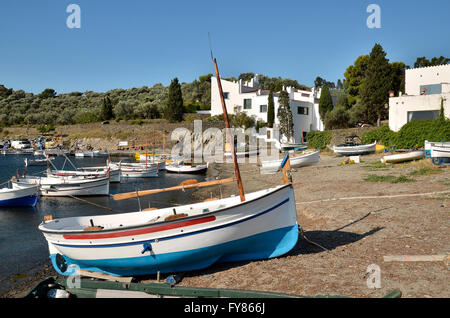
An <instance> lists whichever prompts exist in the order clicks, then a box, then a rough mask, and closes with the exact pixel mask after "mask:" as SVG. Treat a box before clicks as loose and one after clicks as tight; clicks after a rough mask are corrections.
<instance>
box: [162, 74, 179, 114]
mask: <svg viewBox="0 0 450 318" xmlns="http://www.w3.org/2000/svg"><path fill="white" fill-rule="evenodd" d="M164 115H165V117H166V119H168V120H169V121H171V122H175V121H182V120H183V95H182V93H181V85H180V83H179V82H178V78H176V77H175V78H174V79H173V80H172V82H171V83H170V86H169V96H168V98H167V104H166V108H165V112H164Z"/></svg>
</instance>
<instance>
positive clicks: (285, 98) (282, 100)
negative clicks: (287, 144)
mask: <svg viewBox="0 0 450 318" xmlns="http://www.w3.org/2000/svg"><path fill="white" fill-rule="evenodd" d="M277 117H278V120H279V122H280V133H281V134H282V135H284V136H285V137H286V138H287V140H288V141H290V140H291V138H292V136H293V135H294V121H293V118H292V112H291V106H290V103H289V94H288V93H287V92H286V91H281V92H280V96H279V97H278V112H277Z"/></svg>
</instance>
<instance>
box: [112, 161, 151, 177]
mask: <svg viewBox="0 0 450 318" xmlns="http://www.w3.org/2000/svg"><path fill="white" fill-rule="evenodd" d="M119 169H120V175H121V177H126V178H154V177H158V166H157V164H152V163H149V164H145V163H135V162H119Z"/></svg>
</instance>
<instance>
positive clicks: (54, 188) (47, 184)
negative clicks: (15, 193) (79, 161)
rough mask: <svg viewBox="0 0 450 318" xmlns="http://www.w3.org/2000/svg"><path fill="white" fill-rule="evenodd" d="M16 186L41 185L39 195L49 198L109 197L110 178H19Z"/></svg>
mask: <svg viewBox="0 0 450 318" xmlns="http://www.w3.org/2000/svg"><path fill="white" fill-rule="evenodd" d="M14 184H15V185H16V186H18V187H22V186H25V185H30V184H36V185H39V194H40V195H42V196H49V197H64V196H95V195H109V178H92V179H83V178H79V177H66V178H58V177H43V178H39V177H26V178H17V179H16V180H14V181H13V185H14Z"/></svg>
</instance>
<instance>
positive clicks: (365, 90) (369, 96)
mask: <svg viewBox="0 0 450 318" xmlns="http://www.w3.org/2000/svg"><path fill="white" fill-rule="evenodd" d="M392 82H393V76H392V67H391V65H390V64H389V60H388V59H386V52H384V50H383V48H382V47H381V45H380V44H378V43H377V44H375V46H374V47H373V49H372V52H371V53H370V55H369V62H368V65H367V71H366V77H365V78H364V80H363V81H362V83H361V89H360V92H359V94H360V97H361V104H362V105H363V107H364V109H365V117H366V118H363V119H364V120H365V121H368V122H369V123H371V124H375V123H377V124H378V125H379V124H380V121H381V120H382V119H383V118H386V117H387V108H386V107H385V105H386V104H387V103H388V102H389V90H390V89H391V88H392Z"/></svg>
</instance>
